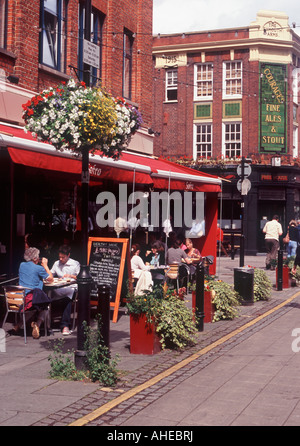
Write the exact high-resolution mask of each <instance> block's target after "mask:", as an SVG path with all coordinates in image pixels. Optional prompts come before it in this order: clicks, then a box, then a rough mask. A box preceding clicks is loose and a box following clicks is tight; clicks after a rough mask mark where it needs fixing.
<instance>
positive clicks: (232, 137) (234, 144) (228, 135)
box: [223, 122, 242, 158]
mask: <svg viewBox="0 0 300 446" xmlns="http://www.w3.org/2000/svg"><path fill="white" fill-rule="evenodd" d="M224 130H225V135H224V152H223V153H224V156H225V157H226V158H238V157H240V156H241V155H242V124H241V123H239V122H230V123H225V124H224Z"/></svg>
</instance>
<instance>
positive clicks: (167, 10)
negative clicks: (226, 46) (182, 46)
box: [153, 0, 300, 34]
mask: <svg viewBox="0 0 300 446" xmlns="http://www.w3.org/2000/svg"><path fill="white" fill-rule="evenodd" d="M260 9H265V10H271V11H280V12H284V13H285V14H287V15H288V17H289V25H290V26H292V23H293V22H294V23H296V28H295V29H294V30H295V31H296V32H297V34H300V7H299V1H297V0H252V1H250V0H153V34H158V33H160V34H172V33H178V32H179V33H180V32H190V31H207V30H214V29H223V28H233V27H243V26H248V25H250V23H251V22H253V21H255V20H256V14H257V12H258V11H259V10H260Z"/></svg>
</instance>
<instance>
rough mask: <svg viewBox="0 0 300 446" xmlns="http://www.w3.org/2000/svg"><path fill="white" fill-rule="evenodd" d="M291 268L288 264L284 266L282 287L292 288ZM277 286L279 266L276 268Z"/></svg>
mask: <svg viewBox="0 0 300 446" xmlns="http://www.w3.org/2000/svg"><path fill="white" fill-rule="evenodd" d="M290 286H291V281H290V268H289V267H288V266H284V267H283V268H282V288H290ZM276 287H278V268H276Z"/></svg>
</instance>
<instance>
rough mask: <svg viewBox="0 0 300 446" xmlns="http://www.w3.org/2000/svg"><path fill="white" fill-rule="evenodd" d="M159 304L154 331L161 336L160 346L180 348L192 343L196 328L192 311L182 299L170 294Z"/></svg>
mask: <svg viewBox="0 0 300 446" xmlns="http://www.w3.org/2000/svg"><path fill="white" fill-rule="evenodd" d="M161 304H162V306H161V312H160V315H159V318H158V322H157V328H156V331H157V333H158V334H159V335H160V337H161V344H162V348H166V347H167V348H175V349H182V348H184V347H186V346H188V345H193V344H194V343H195V341H194V335H195V334H196V332H197V329H196V325H195V322H194V319H193V313H192V312H191V310H190V309H189V308H187V306H186V304H185V303H184V301H183V300H181V299H178V297H177V296H175V295H172V294H170V295H167V296H166V298H165V299H163V300H162V301H161Z"/></svg>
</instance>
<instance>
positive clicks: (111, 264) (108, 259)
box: [88, 237, 132, 322]
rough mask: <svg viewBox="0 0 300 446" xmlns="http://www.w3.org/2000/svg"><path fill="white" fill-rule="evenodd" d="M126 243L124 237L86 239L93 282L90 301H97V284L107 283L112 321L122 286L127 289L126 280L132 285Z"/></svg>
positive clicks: (114, 318)
mask: <svg viewBox="0 0 300 446" xmlns="http://www.w3.org/2000/svg"><path fill="white" fill-rule="evenodd" d="M128 243H129V240H128V239H125V238H104V237H89V241H88V264H89V266H90V274H91V276H92V279H93V282H94V286H92V289H91V302H92V304H96V302H98V285H108V286H109V287H110V307H112V308H113V309H114V311H113V319H112V321H113V322H117V319H118V312H119V305H120V298H121V293H122V288H123V291H124V289H125V287H126V290H127V282H128V284H129V286H132V281H131V280H129V279H131V266H130V257H129V250H128Z"/></svg>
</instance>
